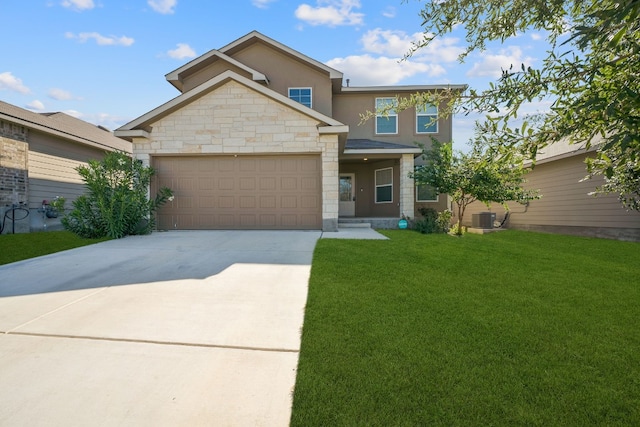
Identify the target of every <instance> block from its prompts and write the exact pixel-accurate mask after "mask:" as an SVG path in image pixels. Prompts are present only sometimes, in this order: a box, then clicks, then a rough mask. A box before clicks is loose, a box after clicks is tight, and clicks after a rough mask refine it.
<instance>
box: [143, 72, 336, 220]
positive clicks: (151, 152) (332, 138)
mask: <svg viewBox="0 0 640 427" xmlns="http://www.w3.org/2000/svg"><path fill="white" fill-rule="evenodd" d="M319 124H320V123H319V122H318V121H317V120H316V119H313V118H311V117H309V116H306V115H304V114H302V113H300V112H298V111H296V110H293V109H291V108H290V107H288V106H286V105H284V104H281V103H279V102H277V101H275V100H273V99H271V98H269V97H266V96H264V95H263V94H261V93H258V92H256V91H254V90H252V89H250V88H247V87H246V86H244V85H242V84H239V83H237V82H234V81H230V82H228V83H226V84H224V85H222V86H220V87H218V88H216V89H215V90H213V91H212V92H210V93H208V94H206V95H204V96H202V97H201V98H198V99H196V100H194V101H193V102H191V103H190V104H188V105H186V106H184V107H183V108H181V109H180V110H178V111H175V112H173V113H171V114H169V115H167V116H165V117H163V118H162V119H160V120H158V121H157V122H154V123H152V124H151V128H152V132H151V134H150V138H149V139H145V138H139V139H134V153H135V155H136V157H137V158H140V159H141V160H143V161H145V162H148V161H149V156H155V155H175V154H221V155H222V154H278V153H282V154H286V153H291V154H293V153H296V154H303V153H318V154H320V155H321V158H322V173H323V176H322V182H323V188H322V194H323V212H322V215H323V220H333V219H335V220H336V222H337V218H338V194H337V192H338V137H337V135H320V134H319V131H318V125H319ZM334 200H335V202H334Z"/></svg>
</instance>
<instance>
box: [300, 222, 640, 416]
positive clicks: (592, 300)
mask: <svg viewBox="0 0 640 427" xmlns="http://www.w3.org/2000/svg"><path fill="white" fill-rule="evenodd" d="M384 234H386V235H388V236H389V237H390V238H391V240H390V241H371V240H361V241H355V240H333V239H323V240H320V241H319V242H318V245H317V247H316V251H315V254H314V260H313V265H312V270H311V279H310V288H309V297H308V303H307V308H306V314H305V322H304V328H303V334H302V349H301V353H300V362H299V369H298V375H297V382H296V388H295V392H294V403H293V414H292V423H291V424H292V426H352V425H355V426H490V425H494V426H495V425H498V426H522V425H527V426H529V425H531V426H556V425H562V426H566V425H570V426H585V425H607V426H630V425H640V327H639V326H640V319H639V315H640V244H638V243H630V242H619V241H611V240H601V239H587V238H579V237H569V236H560V235H548V234H537V233H527V232H519V231H511V230H510V231H504V232H499V233H493V234H488V235H484V236H480V235H465V236H464V237H462V238H456V237H451V236H447V235H422V234H418V233H415V232H411V231H406V230H403V231H401V230H394V231H385V232H384Z"/></svg>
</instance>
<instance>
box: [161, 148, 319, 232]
mask: <svg viewBox="0 0 640 427" xmlns="http://www.w3.org/2000/svg"><path fill="white" fill-rule="evenodd" d="M152 161H153V166H154V167H155V169H156V171H157V172H158V174H157V176H156V180H155V181H154V184H155V185H158V186H167V187H169V188H171V189H173V191H174V195H175V200H174V202H171V203H167V204H166V205H165V206H163V207H162V208H160V210H159V212H158V228H161V229H173V228H178V229H243V228H246V229H320V228H321V227H322V197H321V194H322V193H321V184H322V179H321V162H320V156H319V155H283V156H244V155H239V156H238V157H234V156H224V157H223V156H215V155H211V156H208V155H202V156H184V157H160V156H159V157H154V158H153V159H152ZM152 191H154V192H155V191H157V189H156V188H154V189H152Z"/></svg>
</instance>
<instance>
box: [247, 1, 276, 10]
mask: <svg viewBox="0 0 640 427" xmlns="http://www.w3.org/2000/svg"><path fill="white" fill-rule="evenodd" d="M274 1H275V0H251V4H253V5H254V6H255V7H257V8H259V9H266V8H267V7H269V3H273V2H274Z"/></svg>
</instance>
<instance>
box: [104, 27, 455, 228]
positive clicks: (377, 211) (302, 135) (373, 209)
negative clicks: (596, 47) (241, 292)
mask: <svg viewBox="0 0 640 427" xmlns="http://www.w3.org/2000/svg"><path fill="white" fill-rule="evenodd" d="M166 79H167V80H168V81H169V83H171V84H172V85H173V86H175V87H176V88H177V89H178V90H179V91H180V92H181V94H180V95H179V96H177V97H176V98H174V99H172V100H170V101H168V102H167V103H165V104H163V105H161V106H159V107H158V108H156V109H154V110H152V111H150V112H148V113H146V114H144V115H142V116H140V117H139V118H137V119H135V120H133V121H131V122H130V123H128V124H126V125H124V126H122V127H121V128H119V129H118V130H116V132H115V134H116V135H117V136H119V137H121V138H124V139H126V140H128V141H131V142H132V143H133V152H134V156H135V157H136V158H138V159H141V160H143V161H144V162H146V163H147V164H150V165H151V166H153V167H154V168H155V169H156V171H157V175H156V179H155V183H154V184H153V185H152V187H153V188H152V189H151V191H152V193H154V192H155V191H156V189H157V188H159V187H160V186H167V187H170V188H171V189H173V190H174V193H175V199H174V201H173V202H171V203H169V204H168V205H165V206H164V207H163V208H162V209H161V210H160V211H159V212H158V228H160V229H227V228H228V229H322V230H324V231H335V230H337V227H338V220H339V218H341V217H345V218H347V217H350V218H354V217H355V218H390V219H395V220H396V221H395V222H396V223H397V219H398V218H400V217H401V216H402V215H405V216H409V217H412V216H415V212H416V209H417V207H418V206H419V205H420V204H421V203H425V204H429V205H432V206H433V207H434V208H437V209H444V208H446V207H447V201H446V197H440V198H438V195H437V194H432V192H430V191H428V189H426V188H417V189H416V188H415V186H414V183H413V180H412V179H411V178H410V177H409V174H410V172H411V171H413V169H414V165H415V164H416V160H418V161H419V160H420V159H419V156H420V153H421V150H420V148H419V147H418V145H417V143H422V144H426V145H427V146H428V145H429V144H430V142H431V137H436V138H438V139H439V140H441V141H450V140H451V133H452V123H451V119H450V118H447V119H444V118H438V120H437V121H435V122H434V121H433V118H434V117H436V118H437V115H438V108H437V106H432V107H426V108H421V109H420V110H419V111H416V109H412V110H405V111H402V112H400V113H395V112H394V111H392V112H391V113H390V114H388V115H386V116H379V117H376V118H375V119H372V120H368V121H366V122H365V123H363V124H360V113H365V112H366V111H375V110H376V106H380V105H384V104H385V103H387V102H390V100H393V99H395V97H396V96H403V95H404V96H407V95H409V94H411V93H416V92H421V91H428V90H436V89H438V88H443V87H444V86H435V85H429V86H391V87H349V85H348V84H347V85H346V86H345V85H344V84H343V83H344V82H343V74H342V73H341V72H340V71H338V70H335V69H333V68H331V67H328V66H327V65H325V64H322V63H321V62H319V61H316V60H314V59H312V58H309V57H307V56H305V55H303V54H301V53H299V52H297V51H295V50H293V49H291V48H289V47H288V46H285V45H283V44H281V43H279V42H277V41H275V40H272V39H270V38H268V37H266V36H264V35H262V34H260V33H258V32H255V31H254V32H251V33H249V34H247V35H246V36H244V37H242V38H240V39H238V40H236V41H234V42H232V43H230V44H228V45H226V46H224V47H222V48H220V49H217V50H211V51H209V52H207V53H205V54H204V55H202V56H200V57H198V58H196V59H194V60H193V61H191V62H189V63H187V64H185V65H184V66H182V67H180V68H178V69H176V70H175V71H172V72H170V73H169V74H167V75H166ZM447 87H449V88H453V89H455V90H464V89H465V88H466V86H465V85H455V86H452V85H447Z"/></svg>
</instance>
